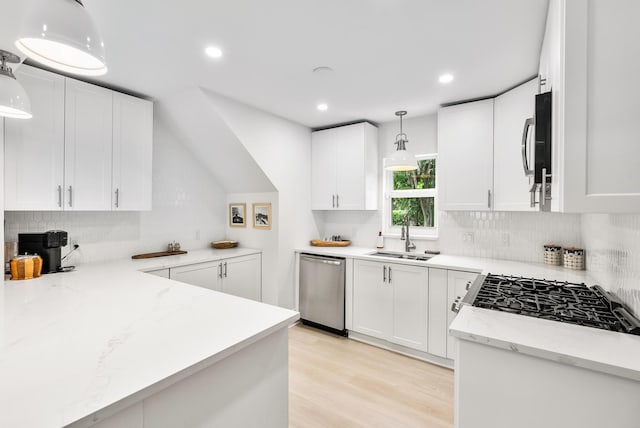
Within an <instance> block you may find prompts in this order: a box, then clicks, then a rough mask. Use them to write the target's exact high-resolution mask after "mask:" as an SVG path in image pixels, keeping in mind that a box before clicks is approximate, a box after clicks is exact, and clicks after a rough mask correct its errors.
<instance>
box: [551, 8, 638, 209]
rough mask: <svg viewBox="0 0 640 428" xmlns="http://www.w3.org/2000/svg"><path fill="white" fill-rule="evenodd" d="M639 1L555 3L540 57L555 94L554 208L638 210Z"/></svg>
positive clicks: (552, 207) (552, 205)
mask: <svg viewBox="0 0 640 428" xmlns="http://www.w3.org/2000/svg"><path fill="white" fill-rule="evenodd" d="M638 16H640V2H638V1H635V0H621V1H615V2H608V1H595V0H551V2H550V4H549V13H548V18H547V28H546V32H545V39H544V43H543V48H542V52H541V58H540V74H541V76H542V78H543V79H546V85H545V87H544V88H543V90H544V91H548V90H551V91H552V94H553V95H552V96H553V142H552V143H553V156H554V164H553V171H554V176H553V178H552V180H553V184H552V201H551V209H552V210H553V211H563V212H609V213H623V212H640V168H638V159H640V144H638V132H637V122H638V117H640V103H639V102H638V99H640V84H638V75H639V74H640V43H637V40H639V39H640V27H639V26H638V25H637V22H636V21H637V19H634V18H637V17H638Z"/></svg>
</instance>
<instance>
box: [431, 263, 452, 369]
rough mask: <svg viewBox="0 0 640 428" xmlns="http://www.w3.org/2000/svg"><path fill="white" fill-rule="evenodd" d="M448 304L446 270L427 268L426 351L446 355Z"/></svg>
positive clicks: (449, 306)
mask: <svg viewBox="0 0 640 428" xmlns="http://www.w3.org/2000/svg"><path fill="white" fill-rule="evenodd" d="M450 308H451V305H450V304H449V299H448V292H447V270H446V269H433V268H430V269H429V322H428V329H429V334H428V336H427V337H428V339H429V342H428V346H427V352H429V353H430V354H433V355H437V356H439V357H443V358H446V357H447V336H449V332H448V331H447V329H448V327H449V321H448V318H449V312H450Z"/></svg>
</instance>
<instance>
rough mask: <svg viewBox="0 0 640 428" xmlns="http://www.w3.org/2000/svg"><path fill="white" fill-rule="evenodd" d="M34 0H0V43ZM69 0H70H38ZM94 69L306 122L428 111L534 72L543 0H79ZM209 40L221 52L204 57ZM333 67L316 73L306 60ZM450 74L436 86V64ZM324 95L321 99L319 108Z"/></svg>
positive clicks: (137, 85)
mask: <svg viewBox="0 0 640 428" xmlns="http://www.w3.org/2000/svg"><path fill="white" fill-rule="evenodd" d="M33 1H34V0H28V1H23V0H21V1H11V2H10V1H8V0H3V2H2V3H3V5H2V14H3V23H2V26H0V49H10V50H14V51H15V49H14V48H13V40H14V39H15V37H16V34H17V32H18V28H19V25H20V21H21V20H22V18H23V16H24V14H25V13H26V11H27V7H28V6H29V4H31V3H32V2H33ZM44 1H71V0H44ZM84 3H85V6H86V8H87V10H89V12H90V13H91V14H92V16H93V17H94V19H95V20H96V22H97V24H98V26H99V28H100V30H101V32H102V34H103V37H104V39H105V44H106V49H107V62H108V66H109V73H108V74H107V75H106V76H104V78H103V79H101V80H102V81H103V82H105V83H107V84H108V85H111V86H116V87H121V88H125V89H128V90H130V91H134V92H137V93H141V94H144V95H147V96H150V97H153V98H156V99H162V98H163V97H165V96H167V95H169V94H172V93H175V92H176V91H178V90H180V89H181V88H189V87H195V86H201V87H204V88H207V89H209V90H212V91H215V92H218V93H221V94H223V95H226V96H228V97H231V98H234V99H237V100H239V101H242V102H244V103H247V104H250V105H252V106H255V107H258V108H261V109H263V110H266V111H269V112H271V113H274V114H277V115H280V116H282V117H285V118H288V119H290V120H293V121H295V122H298V123H301V124H303V125H307V126H310V127H319V126H323V125H328V124H334V123H340V122H348V121H353V120H358V119H369V120H372V121H376V122H386V121H389V120H393V119H394V118H395V117H394V112H395V111H396V110H399V109H405V110H408V111H409V115H410V116H412V115H419V114H425V113H430V112H433V111H435V110H436V108H437V107H438V105H440V104H441V103H446V102H453V101H458V100H463V99H470V98H476V97H483V96H488V95H494V94H496V93H499V92H501V91H503V90H505V89H507V88H509V87H511V86H513V85H514V84H516V83H519V82H521V81H523V80H525V79H526V78H528V77H531V76H533V75H535V74H536V71H537V66H538V55H539V51H540V46H541V43H542V36H543V30H544V23H545V18H546V9H547V3H548V0H518V1H514V0H482V1H480V0H268V1H266V0H226V1H219V0H217V1H211V0H209V1H207V0H182V1H158V0H134V1H132V0H84ZM209 44H214V45H218V46H220V47H221V48H222V49H223V51H224V57H223V58H222V59H221V60H212V59H209V58H207V57H205V55H204V53H203V51H204V48H205V47H206V46H207V45H209ZM322 65H326V66H330V67H332V68H333V69H334V70H335V71H334V72H333V73H330V74H325V75H317V74H315V75H314V74H313V73H312V69H313V68H315V67H317V66H322ZM444 72H450V73H452V74H454V76H455V81H454V82H453V83H451V84H449V85H447V86H442V85H440V84H439V83H438V81H437V80H438V76H439V75H440V74H441V73H444ZM320 101H324V102H326V103H328V104H329V110H328V111H326V112H319V111H317V110H316V104H317V103H318V102H320Z"/></svg>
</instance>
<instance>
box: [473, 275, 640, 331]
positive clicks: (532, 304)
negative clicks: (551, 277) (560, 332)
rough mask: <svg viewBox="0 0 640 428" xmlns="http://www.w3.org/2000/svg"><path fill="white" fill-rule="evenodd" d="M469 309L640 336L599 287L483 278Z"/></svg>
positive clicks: (618, 305) (623, 311) (638, 326)
mask: <svg viewBox="0 0 640 428" xmlns="http://www.w3.org/2000/svg"><path fill="white" fill-rule="evenodd" d="M473 306H476V307H480V308H487V309H493V310H498V311H503V312H511V313H515V314H520V315H526V316H531V317H536V318H542V319H547V320H552V321H560V322H566V323H571V324H577V325H581V326H585V327H594V328H600V329H604V330H610V331H616V332H626V333H632V334H640V321H638V320H637V319H636V318H635V317H633V316H632V315H631V314H630V313H629V312H628V311H627V310H626V308H625V307H624V305H623V304H622V302H620V301H619V300H618V299H617V298H616V297H615V296H612V295H610V294H609V293H607V292H606V291H604V290H603V289H602V288H601V287H599V286H594V287H591V288H590V287H587V286H586V285H584V284H573V283H568V282H557V281H547V280H539V279H533V278H521V277H513V276H501V275H487V277H486V278H485V280H484V282H483V283H482V285H481V286H480V288H479V290H478V292H477V295H476V296H475V299H474V301H473Z"/></svg>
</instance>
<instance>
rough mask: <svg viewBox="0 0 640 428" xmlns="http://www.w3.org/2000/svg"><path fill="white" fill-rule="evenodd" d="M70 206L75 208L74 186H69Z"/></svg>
mask: <svg viewBox="0 0 640 428" xmlns="http://www.w3.org/2000/svg"><path fill="white" fill-rule="evenodd" d="M69 206H70V207H72V206H73V186H69Z"/></svg>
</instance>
